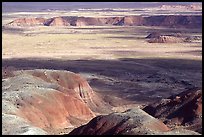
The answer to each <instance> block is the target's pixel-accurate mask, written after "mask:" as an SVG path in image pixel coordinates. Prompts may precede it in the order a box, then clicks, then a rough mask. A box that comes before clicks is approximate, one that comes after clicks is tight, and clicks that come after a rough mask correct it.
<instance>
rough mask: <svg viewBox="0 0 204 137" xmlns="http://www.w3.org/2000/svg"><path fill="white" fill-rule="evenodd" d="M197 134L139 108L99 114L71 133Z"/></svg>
mask: <svg viewBox="0 0 204 137" xmlns="http://www.w3.org/2000/svg"><path fill="white" fill-rule="evenodd" d="M155 134H157V135H197V134H198V133H196V132H193V131H189V130H183V129H177V130H170V129H169V128H168V127H167V126H166V125H165V124H164V123H162V122H161V121H159V120H158V119H155V118H154V117H152V116H150V115H149V114H147V113H146V112H144V111H143V110H141V109H139V108H134V109H131V110H127V111H125V112H122V113H112V114H109V115H105V116H97V117H95V118H94V119H92V120H91V121H90V122H89V123H88V124H86V125H83V126H81V127H78V128H76V129H74V130H73V131H71V132H70V133H69V135H155Z"/></svg>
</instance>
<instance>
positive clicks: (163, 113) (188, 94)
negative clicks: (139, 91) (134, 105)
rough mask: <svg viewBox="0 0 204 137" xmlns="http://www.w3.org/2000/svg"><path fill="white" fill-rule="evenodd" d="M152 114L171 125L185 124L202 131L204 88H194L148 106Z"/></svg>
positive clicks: (188, 127)
mask: <svg viewBox="0 0 204 137" xmlns="http://www.w3.org/2000/svg"><path fill="white" fill-rule="evenodd" d="M143 110H144V111H146V112H147V113H149V114H150V115H152V116H154V117H156V118H159V119H160V120H162V121H163V122H164V123H166V124H167V125H168V126H169V127H171V128H175V127H176V126H184V127H185V128H186V129H191V130H194V131H196V132H200V133H202V90H201V89H197V88H193V89H189V90H186V91H184V92H182V93H180V94H178V95H174V96H171V97H169V98H167V99H162V100H161V101H159V102H156V103H154V104H151V105H149V106H146V107H145V108H144V109H143Z"/></svg>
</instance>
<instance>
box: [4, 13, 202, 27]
mask: <svg viewBox="0 0 204 137" xmlns="http://www.w3.org/2000/svg"><path fill="white" fill-rule="evenodd" d="M7 25H10V26H34V25H44V26H89V25H93V26H105V25H118V26H164V27H171V28H202V16H200V15H197V16H195V15H160V16H149V17H143V16H125V17H106V18H104V17H101V18H96V17H77V16H62V17H54V18H50V19H44V18H22V19H16V20H14V21H12V22H10V23H8V24H7Z"/></svg>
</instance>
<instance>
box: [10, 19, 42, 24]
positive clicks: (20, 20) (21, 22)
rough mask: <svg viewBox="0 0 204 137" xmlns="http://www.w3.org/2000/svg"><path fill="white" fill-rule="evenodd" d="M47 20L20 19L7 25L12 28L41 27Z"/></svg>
mask: <svg viewBox="0 0 204 137" xmlns="http://www.w3.org/2000/svg"><path fill="white" fill-rule="evenodd" d="M45 21H46V19H44V18H19V19H16V20H14V21H12V22H10V23H8V24H7V25H10V26H39V25H44V22H45Z"/></svg>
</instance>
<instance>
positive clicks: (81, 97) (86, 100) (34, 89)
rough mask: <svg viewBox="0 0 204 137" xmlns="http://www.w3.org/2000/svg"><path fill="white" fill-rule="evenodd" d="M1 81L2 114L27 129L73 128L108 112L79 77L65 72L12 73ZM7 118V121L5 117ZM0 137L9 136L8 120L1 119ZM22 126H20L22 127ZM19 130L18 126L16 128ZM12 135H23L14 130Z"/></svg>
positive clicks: (20, 128) (20, 129) (10, 130)
mask: <svg viewBox="0 0 204 137" xmlns="http://www.w3.org/2000/svg"><path fill="white" fill-rule="evenodd" d="M12 75H14V76H13V77H7V78H6V79H3V80H2V102H3V106H2V109H3V110H2V113H3V114H6V115H8V116H10V115H15V116H16V117H18V119H20V120H19V121H18V120H16V121H14V122H13V123H22V122H23V121H27V122H24V123H25V124H26V125H29V126H28V127H27V128H28V129H27V130H29V127H31V128H32V127H38V128H41V129H44V130H45V131H50V130H51V129H52V130H53V131H54V130H56V129H63V128H74V127H75V126H79V125H80V124H82V123H84V122H86V121H88V120H90V119H91V118H93V117H94V116H96V115H97V114H98V113H105V112H107V111H110V110H109V109H110V108H109V106H108V105H107V104H105V103H104V102H103V101H102V100H101V99H100V97H98V94H96V93H95V92H94V91H93V90H92V89H91V87H90V86H89V84H88V83H87V82H86V80H85V79H83V78H82V77H81V76H80V75H78V74H74V73H72V72H67V71H52V70H32V71H31V70H30V71H28V70H27V71H14V72H13V73H12ZM6 118H7V117H6ZM2 124H3V127H4V128H3V131H2V133H3V134H12V133H14V130H13V129H11V128H10V126H11V125H9V118H8V119H4V122H3V123H2ZM22 125H23V124H22ZM18 126H21V125H18ZM16 129H18V130H16V131H15V133H14V134H21V133H22V132H24V130H23V127H16Z"/></svg>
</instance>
